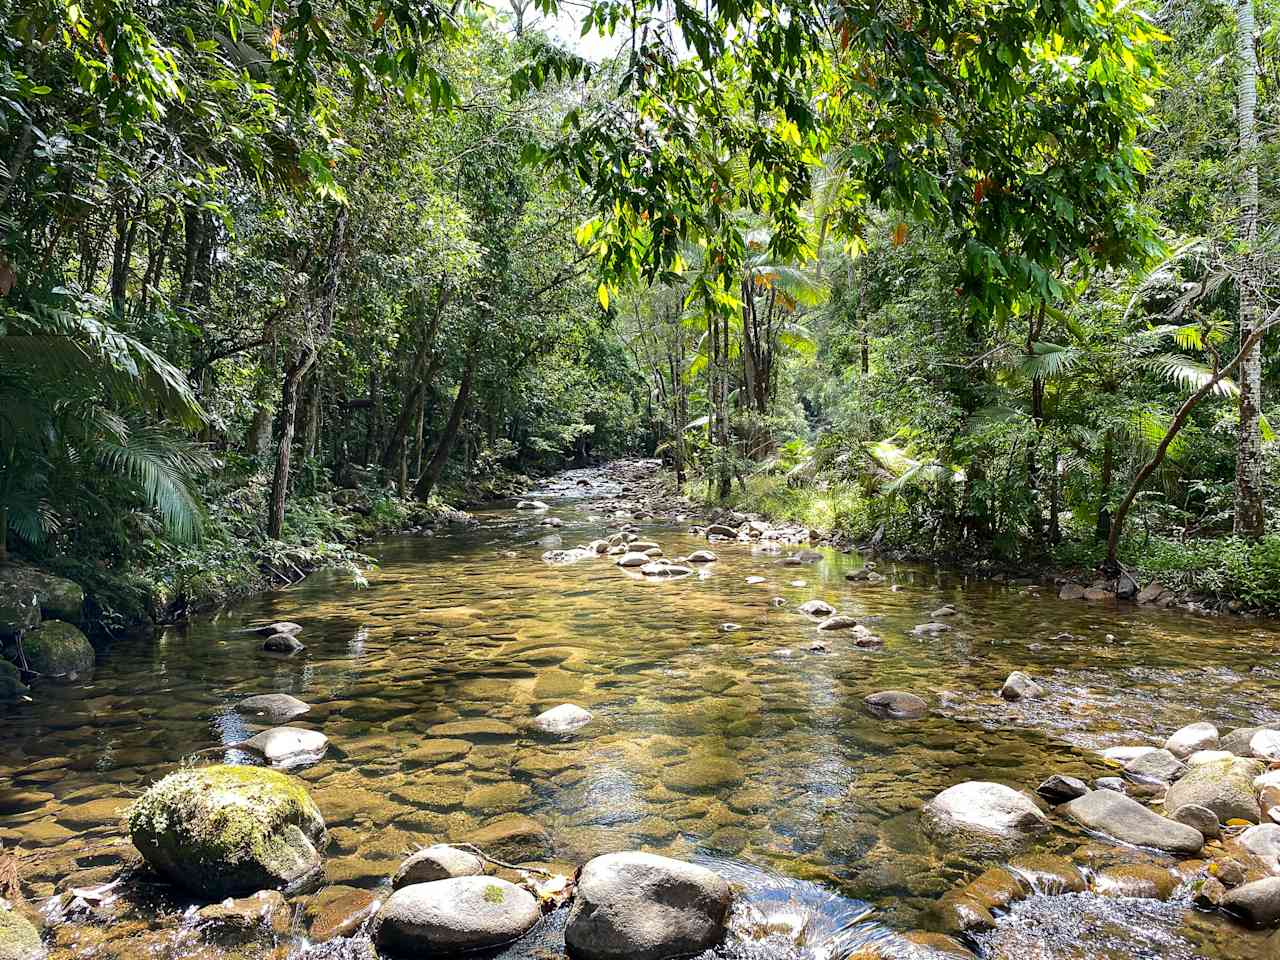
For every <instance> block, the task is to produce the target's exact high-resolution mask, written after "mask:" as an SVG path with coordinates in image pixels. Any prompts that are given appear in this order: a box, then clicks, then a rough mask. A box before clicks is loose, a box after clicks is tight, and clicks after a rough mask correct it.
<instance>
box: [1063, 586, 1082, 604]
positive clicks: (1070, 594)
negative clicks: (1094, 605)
mask: <svg viewBox="0 0 1280 960" xmlns="http://www.w3.org/2000/svg"><path fill="white" fill-rule="evenodd" d="M1058 599H1059V600H1083V599H1084V587H1082V586H1081V585H1080V584H1078V583H1064V584H1063V585H1062V589H1061V590H1059V591H1058Z"/></svg>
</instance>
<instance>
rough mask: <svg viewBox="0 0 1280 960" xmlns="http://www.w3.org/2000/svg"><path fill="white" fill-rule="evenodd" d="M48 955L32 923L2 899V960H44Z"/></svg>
mask: <svg viewBox="0 0 1280 960" xmlns="http://www.w3.org/2000/svg"><path fill="white" fill-rule="evenodd" d="M47 954H48V952H47V951H46V950H45V947H44V944H43V943H42V942H41V941H40V932H39V931H38V930H36V928H35V926H33V925H32V923H31V921H30V920H28V919H27V918H26V917H24V916H22V914H20V913H18V912H17V911H16V910H12V909H10V907H9V904H8V902H7V901H6V900H3V899H0V960H44V957H45V956H47Z"/></svg>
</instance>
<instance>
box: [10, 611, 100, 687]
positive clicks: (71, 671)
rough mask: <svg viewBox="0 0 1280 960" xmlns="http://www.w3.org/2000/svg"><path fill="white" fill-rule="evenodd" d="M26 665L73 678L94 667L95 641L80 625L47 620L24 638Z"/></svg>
mask: <svg viewBox="0 0 1280 960" xmlns="http://www.w3.org/2000/svg"><path fill="white" fill-rule="evenodd" d="M22 650H23V652H24V653H25V654H26V656H27V666H29V667H30V668H31V669H32V670H34V671H35V672H36V673H40V674H44V675H45V676H47V677H67V678H74V677H77V676H80V675H82V674H85V673H88V672H90V671H91V670H93V665H94V663H95V662H96V660H95V656H94V653H93V644H91V643H90V642H89V638H88V637H86V636H85V635H84V634H83V633H81V632H80V630H79V628H78V627H73V626H72V625H71V624H69V623H64V622H63V621H61V620H46V621H44V622H43V623H41V624H40V625H39V626H38V627H36V628H35V629H34V630H32V631H30V632H29V633H28V634H27V635H26V636H24V637H23V638H22Z"/></svg>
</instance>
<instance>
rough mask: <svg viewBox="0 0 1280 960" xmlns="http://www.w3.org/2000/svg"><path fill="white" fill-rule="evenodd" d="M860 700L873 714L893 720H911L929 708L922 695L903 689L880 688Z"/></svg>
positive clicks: (922, 714) (920, 715) (921, 715)
mask: <svg viewBox="0 0 1280 960" xmlns="http://www.w3.org/2000/svg"><path fill="white" fill-rule="evenodd" d="M862 702H863V704H865V705H866V708H867V710H868V711H869V712H870V713H872V714H873V715H875V716H877V717H886V718H889V719H893V720H913V719H915V718H916V717H923V716H924V715H925V714H926V713H927V712H928V710H929V703H928V701H927V700H925V699H924V697H919V696H916V694H914V693H908V692H907V691H905V690H881V691H879V692H878V693H872V694H868V695H867V696H865V697H863V698H862Z"/></svg>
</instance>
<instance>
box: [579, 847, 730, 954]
mask: <svg viewBox="0 0 1280 960" xmlns="http://www.w3.org/2000/svg"><path fill="white" fill-rule="evenodd" d="M730 896H731V894H730V891H729V885H728V884H727V883H726V882H725V881H724V879H723V878H721V877H720V876H718V875H717V874H715V873H713V872H712V871H710V870H708V869H706V868H705V867H699V866H695V865H694V864H691V863H684V862H682V861H680V860H672V859H670V858H669V857H659V856H655V855H653V854H650V853H612V854H606V855H605V856H602V857H596V858H595V859H594V860H591V861H589V862H588V863H587V865H586V866H584V867H583V868H582V872H581V874H580V875H579V877H578V887H577V892H576V894H575V896H574V900H573V907H572V908H571V909H570V911H569V919H568V923H567V925H566V927H565V935H564V938H565V944H566V945H567V946H568V948H569V950H570V952H571V953H572V954H573V955H574V956H575V957H581V958H583V960H665V958H668V957H680V956H686V955H689V954H696V953H700V952H701V951H703V950H706V949H707V948H708V947H712V946H714V945H715V944H717V943H719V942H720V940H721V939H723V937H724V933H725V921H726V919H727V917H728V913H729V902H730Z"/></svg>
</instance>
